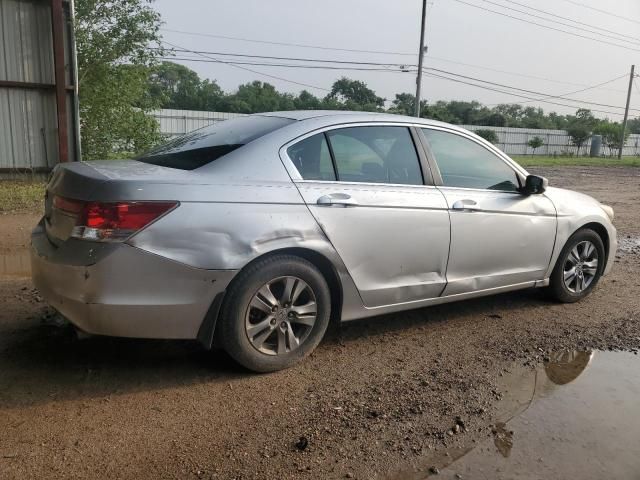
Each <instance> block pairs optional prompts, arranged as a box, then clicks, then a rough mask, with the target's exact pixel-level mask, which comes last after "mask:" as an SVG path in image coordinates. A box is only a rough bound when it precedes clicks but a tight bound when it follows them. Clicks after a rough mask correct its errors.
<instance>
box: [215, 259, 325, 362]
mask: <svg viewBox="0 0 640 480" xmlns="http://www.w3.org/2000/svg"><path fill="white" fill-rule="evenodd" d="M330 313H331V298H330V293H329V287H328V285H327V282H326V281H325V279H324V277H323V276H322V274H321V273H320V272H319V271H318V269H317V268H316V267H315V266H314V265H313V264H311V263H310V262H308V261H307V260H304V259H302V258H299V257H295V256H291V255H275V256H272V257H268V258H266V259H264V260H262V261H258V262H257V263H255V264H253V265H250V266H249V267H248V268H247V269H246V270H243V271H242V272H241V273H240V274H239V275H238V278H237V279H236V280H235V281H234V283H233V285H232V286H231V288H230V289H229V291H228V293H227V298H226V299H225V303H224V306H223V310H222V317H221V319H220V320H221V323H220V340H221V345H222V347H223V348H224V349H225V350H226V351H227V352H228V353H229V355H231V356H232V357H233V358H234V359H235V360H236V361H237V362H238V363H240V364H241V365H243V366H245V367H246V368H248V369H250V370H254V371H256V372H271V371H275V370H280V369H283V368H287V367H290V366H292V365H294V364H296V363H298V362H299V361H301V360H302V359H303V358H304V357H306V356H307V355H309V354H310V353H311V352H312V351H313V350H314V349H315V347H316V346H317V345H318V343H320V340H321V339H322V337H323V336H324V333H325V331H326V329H327V326H328V324H329V317H330Z"/></svg>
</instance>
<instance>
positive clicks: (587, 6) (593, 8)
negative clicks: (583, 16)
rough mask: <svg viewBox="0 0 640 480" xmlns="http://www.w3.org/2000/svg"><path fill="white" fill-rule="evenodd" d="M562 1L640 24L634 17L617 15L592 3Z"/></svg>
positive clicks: (570, 0)
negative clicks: (593, 5) (591, 4)
mask: <svg viewBox="0 0 640 480" xmlns="http://www.w3.org/2000/svg"><path fill="white" fill-rule="evenodd" d="M562 1H563V2H567V3H571V4H573V5H577V6H578V7H584V8H588V9H589V10H594V11H596V12H600V13H604V14H605V15H609V16H611V17H615V18H620V19H622V20H626V21H627V22H632V23H637V24H640V20H636V19H633V18H628V17H624V16H622V15H617V14H615V13H611V12H609V11H607V10H602V9H600V8H596V7H592V6H590V5H587V4H584V3H581V2H576V1H574V0H562Z"/></svg>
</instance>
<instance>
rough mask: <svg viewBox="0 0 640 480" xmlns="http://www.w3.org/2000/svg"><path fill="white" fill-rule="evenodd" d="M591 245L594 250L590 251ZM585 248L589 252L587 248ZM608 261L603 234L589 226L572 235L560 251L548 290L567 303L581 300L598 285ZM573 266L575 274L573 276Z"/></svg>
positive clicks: (554, 296)
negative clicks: (601, 235) (601, 236)
mask: <svg viewBox="0 0 640 480" xmlns="http://www.w3.org/2000/svg"><path fill="white" fill-rule="evenodd" d="M589 245H590V246H591V247H592V248H593V250H590V247H588V246H589ZM585 248H587V250H588V251H585ZM594 259H595V260H596V261H595V263H594V261H593V260H594ZM605 261H606V258H605V250H604V245H603V243H602V239H601V238H600V235H598V234H597V233H596V232H594V231H593V230H590V229H588V228H583V229H580V230H578V231H577V232H575V233H574V234H573V235H571V237H569V240H567V243H566V244H565V246H564V248H563V249H562V251H561V252H560V256H559V257H558V260H557V262H556V265H555V267H554V268H553V272H552V273H551V277H550V279H549V287H548V289H547V292H548V293H549V295H550V296H551V297H552V298H554V299H556V300H558V301H560V302H563V303H573V302H577V301H578V300H581V299H582V298H584V297H586V296H587V295H589V293H591V290H593V289H594V288H595V286H596V285H597V284H598V281H599V280H600V277H601V276H602V271H603V269H604V266H605ZM572 268H573V273H574V276H571V273H572ZM565 274H566V276H567V281H565ZM581 282H582V283H581Z"/></svg>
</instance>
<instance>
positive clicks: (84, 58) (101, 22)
mask: <svg viewBox="0 0 640 480" xmlns="http://www.w3.org/2000/svg"><path fill="white" fill-rule="evenodd" d="M75 6H76V20H75V24H74V29H75V34H76V43H77V51H78V83H79V95H80V131H81V138H82V151H83V158H84V159H87V160H91V159H96V158H107V157H110V156H112V155H114V154H115V155H124V154H125V153H131V152H139V151H142V150H146V149H147V148H149V147H150V146H152V145H153V144H154V143H156V142H157V141H159V140H160V133H159V126H158V123H157V122H156V121H155V120H154V119H153V118H151V117H149V116H148V115H147V112H148V111H149V110H151V109H153V108H157V107H158V106H159V103H158V102H157V100H154V99H152V98H151V97H150V96H149V94H148V91H149V88H148V87H149V68H150V67H151V66H153V65H154V64H155V63H156V59H157V57H159V56H161V55H163V54H164V51H163V50H162V48H160V47H158V49H150V48H149V46H150V45H154V44H155V45H159V43H158V42H159V40H160V34H159V28H160V23H161V22H160V15H159V14H158V13H157V12H156V11H155V10H153V8H151V0H77V1H76V4H75Z"/></svg>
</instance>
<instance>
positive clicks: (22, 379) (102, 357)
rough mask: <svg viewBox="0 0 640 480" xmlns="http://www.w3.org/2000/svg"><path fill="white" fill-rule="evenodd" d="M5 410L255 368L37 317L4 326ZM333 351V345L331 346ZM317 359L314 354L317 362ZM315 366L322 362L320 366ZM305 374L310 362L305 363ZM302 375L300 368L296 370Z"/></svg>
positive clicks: (424, 312)
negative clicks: (86, 332) (82, 331)
mask: <svg viewBox="0 0 640 480" xmlns="http://www.w3.org/2000/svg"><path fill="white" fill-rule="evenodd" d="M547 303H548V302H547V301H546V300H545V299H544V297H543V296H542V295H541V294H540V292H538V291H535V290H525V291H519V292H513V293H508V294H502V295H497V296H493V297H483V298H478V299H473V300H466V301H463V302H457V303H453V304H447V305H439V306H434V307H428V308H422V309H418V310H410V311H406V312H401V313H395V314H390V315H383V316H379V317H374V318H368V319H363V320H358V321H354V322H348V323H345V324H341V325H338V326H336V325H334V326H332V327H331V328H330V330H329V332H328V334H327V335H326V337H325V339H324V340H323V343H322V344H321V345H320V347H319V348H320V351H321V352H322V350H325V349H327V348H328V349H329V350H331V348H332V347H335V346H336V345H337V344H340V345H344V344H346V343H350V342H356V341H366V339H367V338H373V337H378V336H383V335H385V334H388V333H390V332H394V333H401V332H402V331H404V330H410V329H412V328H415V327H421V326H427V325H431V326H433V325H434V324H437V323H439V322H456V321H457V320H458V319H460V318H461V317H465V318H468V317H469V316H471V317H472V318H476V316H479V317H486V316H492V315H494V316H496V315H497V316H502V315H506V314H507V312H508V311H510V310H517V309H522V310H526V309H527V308H528V307H532V306H533V307H536V306H540V305H544V304H547ZM0 338H1V341H0V370H1V371H2V375H0V409H2V408H16V407H23V406H31V405H37V404H42V403H48V402H52V401H60V400H77V399H82V398H100V397H109V396H111V395H119V394H123V393H131V392H137V391H148V390H159V389H166V388H180V387H184V386H189V385H194V384H206V383H233V382H236V381H238V382H243V381H245V380H246V379H247V377H249V376H252V375H254V374H252V373H250V372H248V371H247V370H245V369H243V368H242V367H240V366H238V365H237V364H236V363H235V362H234V361H233V360H232V359H231V358H230V357H229V356H228V355H226V354H225V353H224V352H221V351H213V352H209V351H205V350H204V349H203V348H202V347H201V346H200V345H199V344H198V343H196V342H187V341H163V340H162V341H161V340H139V339H123V338H109V337H90V338H87V339H82V340H79V339H78V338H77V335H76V333H75V331H74V330H73V328H72V327H70V326H68V325H64V326H56V325H49V324H42V323H39V324H36V323H34V322H32V324H31V325H30V326H28V327H25V328H19V329H14V330H7V331H0ZM327 354H329V355H330V354H331V352H327ZM313 361H314V358H313V357H312V358H310V359H307V362H313ZM314 368H315V367H314ZM300 372H301V374H304V372H306V369H304V368H303V369H301V370H300ZM294 374H295V371H294Z"/></svg>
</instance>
